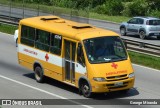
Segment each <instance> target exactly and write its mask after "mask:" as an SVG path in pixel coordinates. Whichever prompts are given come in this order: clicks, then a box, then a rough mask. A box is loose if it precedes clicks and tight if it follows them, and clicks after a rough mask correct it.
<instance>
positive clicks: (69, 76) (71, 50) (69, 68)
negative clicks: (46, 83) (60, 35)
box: [64, 40, 76, 83]
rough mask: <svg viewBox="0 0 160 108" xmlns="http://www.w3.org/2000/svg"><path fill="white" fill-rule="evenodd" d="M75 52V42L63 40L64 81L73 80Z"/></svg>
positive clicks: (72, 81) (71, 81)
mask: <svg viewBox="0 0 160 108" xmlns="http://www.w3.org/2000/svg"><path fill="white" fill-rule="evenodd" d="M75 52H76V43H74V42H71V41H68V40H65V41H64V75H65V76H64V78H65V81H67V82H70V83H74V82H75Z"/></svg>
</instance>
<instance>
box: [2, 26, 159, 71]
mask: <svg viewBox="0 0 160 108" xmlns="http://www.w3.org/2000/svg"><path fill="white" fill-rule="evenodd" d="M16 29H17V27H16V26H11V25H6V24H0V32H5V33H8V34H13V33H14V31H15V30H16ZM128 53H129V56H130V58H131V61H132V63H135V64H139V65H143V66H147V67H151V68H154V69H159V70H160V57H154V56H150V55H146V54H140V53H136V52H132V51H129V52H128Z"/></svg>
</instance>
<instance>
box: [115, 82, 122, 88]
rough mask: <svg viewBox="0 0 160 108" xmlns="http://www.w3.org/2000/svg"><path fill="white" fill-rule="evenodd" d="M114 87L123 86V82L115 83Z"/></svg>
mask: <svg viewBox="0 0 160 108" xmlns="http://www.w3.org/2000/svg"><path fill="white" fill-rule="evenodd" d="M114 86H115V87H119V86H123V82H116V83H114Z"/></svg>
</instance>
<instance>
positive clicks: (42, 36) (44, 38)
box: [35, 30, 50, 52]
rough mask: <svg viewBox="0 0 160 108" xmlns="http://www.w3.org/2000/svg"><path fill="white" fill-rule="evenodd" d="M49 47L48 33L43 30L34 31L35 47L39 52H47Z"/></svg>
mask: <svg viewBox="0 0 160 108" xmlns="http://www.w3.org/2000/svg"><path fill="white" fill-rule="evenodd" d="M49 45H50V33H49V32H46V31H43V30H36V43H35V47H36V48H38V49H40V50H43V51H47V52H48V51H49Z"/></svg>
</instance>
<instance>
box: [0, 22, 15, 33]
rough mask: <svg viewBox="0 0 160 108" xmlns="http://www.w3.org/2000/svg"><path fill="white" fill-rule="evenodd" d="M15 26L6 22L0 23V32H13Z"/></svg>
mask: <svg viewBox="0 0 160 108" xmlns="http://www.w3.org/2000/svg"><path fill="white" fill-rule="evenodd" d="M17 28H18V27H17V26H13V25H7V24H0V32H4V33H8V34H14V31H15V30H16V29H17Z"/></svg>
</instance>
